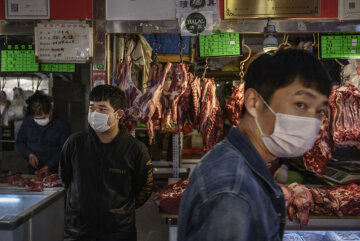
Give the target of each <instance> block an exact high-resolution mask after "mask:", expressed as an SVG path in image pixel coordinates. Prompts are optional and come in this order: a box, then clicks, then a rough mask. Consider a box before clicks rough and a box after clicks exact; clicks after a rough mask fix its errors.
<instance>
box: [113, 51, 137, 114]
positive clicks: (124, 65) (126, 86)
mask: <svg viewBox="0 0 360 241" xmlns="http://www.w3.org/2000/svg"><path fill="white" fill-rule="evenodd" d="M119 69H120V70H121V71H120V73H121V74H120V78H119V80H118V84H119V85H118V86H119V89H120V90H122V91H123V92H124V95H125V108H130V107H131V106H132V104H133V103H134V100H135V99H136V97H137V96H138V95H141V94H142V93H141V91H140V90H139V89H138V88H136V86H135V84H134V82H133V81H132V80H131V58H130V57H129V56H128V57H127V58H126V59H125V60H123V61H121V62H120V67H119Z"/></svg>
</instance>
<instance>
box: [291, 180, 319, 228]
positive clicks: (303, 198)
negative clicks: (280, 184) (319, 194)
mask: <svg viewBox="0 0 360 241" xmlns="http://www.w3.org/2000/svg"><path fill="white" fill-rule="evenodd" d="M289 188H291V189H292V190H293V192H294V201H293V205H294V207H295V212H296V217H297V219H298V220H299V222H300V227H304V226H306V225H307V224H308V222H309V213H310V210H313V208H314V202H313V198H312V195H311V192H310V191H309V189H307V187H305V186H304V185H302V184H298V183H296V182H295V183H292V184H290V185H289Z"/></svg>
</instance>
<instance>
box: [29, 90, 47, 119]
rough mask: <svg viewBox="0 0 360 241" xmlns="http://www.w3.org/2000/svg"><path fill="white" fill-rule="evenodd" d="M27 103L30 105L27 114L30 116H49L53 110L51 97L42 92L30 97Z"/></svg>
mask: <svg viewBox="0 0 360 241" xmlns="http://www.w3.org/2000/svg"><path fill="white" fill-rule="evenodd" d="M26 103H27V104H28V108H27V112H28V113H27V114H29V115H34V116H38V115H43V114H49V113H50V110H51V109H52V105H51V97H50V96H47V95H44V94H43V93H41V92H40V91H36V92H35V94H33V95H32V96H30V97H29V98H28V99H27V100H26Z"/></svg>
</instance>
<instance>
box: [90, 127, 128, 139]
mask: <svg viewBox="0 0 360 241" xmlns="http://www.w3.org/2000/svg"><path fill="white" fill-rule="evenodd" d="M88 129H89V132H90V135H91V136H92V137H93V138H94V139H95V140H96V142H98V143H101V144H111V143H115V142H119V141H120V140H121V139H122V138H123V137H124V136H125V134H126V132H127V131H126V129H125V128H124V127H123V126H122V125H121V124H119V133H118V134H117V136H115V138H114V139H113V140H112V141H111V142H110V143H102V142H101V141H100V139H99V137H98V136H97V135H96V133H95V131H94V130H93V128H91V126H90V125H88Z"/></svg>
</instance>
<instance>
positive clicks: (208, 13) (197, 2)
mask: <svg viewBox="0 0 360 241" xmlns="http://www.w3.org/2000/svg"><path fill="white" fill-rule="evenodd" d="M176 17H177V19H178V21H179V25H180V31H181V35H183V36H187V35H190V36H191V35H199V34H211V33H212V30H213V27H214V25H216V24H218V23H219V21H220V17H219V10H218V6H217V3H216V0H177V1H176Z"/></svg>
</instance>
